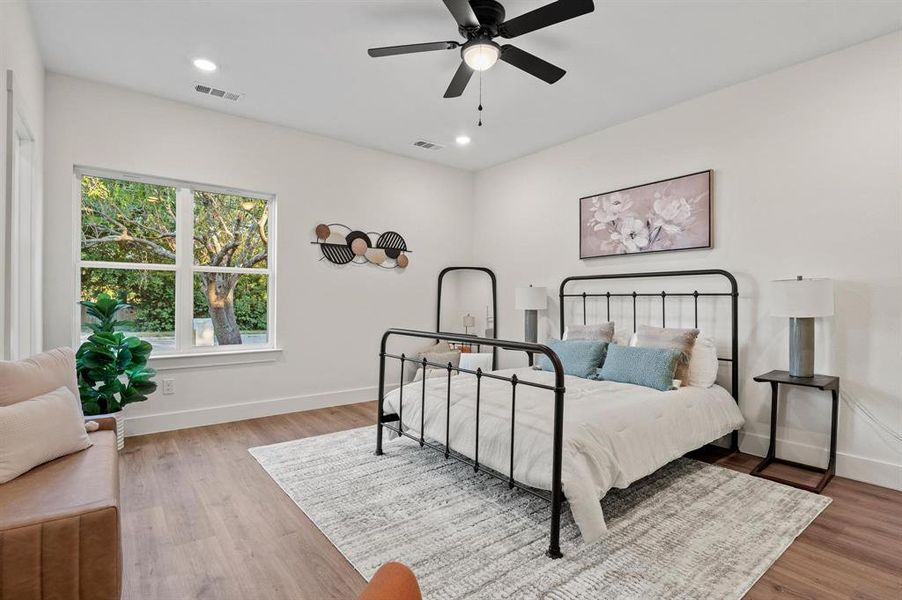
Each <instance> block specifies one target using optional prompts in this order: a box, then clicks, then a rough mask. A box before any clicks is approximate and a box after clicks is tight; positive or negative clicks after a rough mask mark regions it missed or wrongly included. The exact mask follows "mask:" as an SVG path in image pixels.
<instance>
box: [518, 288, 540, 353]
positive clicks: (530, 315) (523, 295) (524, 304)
mask: <svg viewBox="0 0 902 600" xmlns="http://www.w3.org/2000/svg"><path fill="white" fill-rule="evenodd" d="M514 300H515V305H516V308H517V310H522V311H525V321H526V326H525V339H526V341H527V342H531V343H533V344H535V343H536V341H538V334H539V313H538V311H540V310H545V308H547V306H548V295H547V292H546V290H545V288H543V287H532V286H531V285H530V286H529V287H521V288H517V289H516V290H515V294H514Z"/></svg>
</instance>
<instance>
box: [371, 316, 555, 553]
mask: <svg viewBox="0 0 902 600" xmlns="http://www.w3.org/2000/svg"><path fill="white" fill-rule="evenodd" d="M392 336H398V337H409V338H423V339H429V340H439V341H441V340H443V341H448V342H459V343H465V344H478V345H482V346H490V347H492V348H493V349H494V348H501V349H504V350H516V351H522V352H527V353H531V354H544V355H545V356H547V357H548V359H549V360H550V361H551V364H552V366H553V367H554V385H553V386H552V385H545V384H540V383H534V382H531V381H521V380H519V379H517V376H516V375H513V376H511V377H503V376H500V375H496V374H494V373H485V372H483V371H482V369H477V370H475V371H471V370H469V369H461V368H458V367H454V366H452V365H451V363H448V364H438V363H432V362H429V361H427V360H426V359H423V360H416V359H412V358H408V357H407V356H405V355H404V354H388V353H386V351H385V349H386V344H387V342H388V339H389V338H390V337H392ZM386 358H390V359H396V360H399V361H400V362H401V391H400V392H399V393H400V398H399V402H398V414H386V413H385V411H384V406H383V403H384V399H385V359H386ZM408 363H414V364H412V365H409V366H410V367H411V368H416V367H417V366H422V367H423V370H424V377H423V385H422V391H421V394H420V402H421V406H420V419H421V423H420V435H419V437H417V436H414V435H411V434H410V433H409V432H407V431H405V430H404V426H403V421H402V417H403V414H404V371H405V367H406V366H408ZM426 367H435V368H440V369H445V370H447V372H448V375H447V376H448V396H447V401H446V403H445V443H444V444H440V443H436V442H435V441H434V440H427V439H426V438H425V436H424V433H423V430H424V426H425V422H424V419H425V412H426V411H425V403H426V377H425V370H426ZM454 372H457V373H469V374H471V375H475V376H476V423H475V429H476V432H475V433H476V435H475V439H476V444H475V448H474V450H473V451H474V454H473V456H474V458H473V459H470V458H469V457H467V456H465V455H464V454H463V453H461V452H459V451H455V450H454V449H452V448H451V437H450V434H451V431H450V424H451V376H452V373H454ZM483 378H488V379H495V380H500V381H508V382H510V384H511V422H510V425H511V442H510V467H509V471H508V473H507V475H505V474H503V473H499V472H498V471H495V470H493V469H489V468H486V467H485V466H484V465H480V464H479V403H480V393H481V382H482V379H483ZM519 385H525V386H530V387H535V388H540V389H545V390H549V391H551V392H553V393H554V422H553V424H552V437H553V439H552V452H553V456H552V463H551V464H552V467H551V492H550V494H545V493H543V492H541V491H539V490H536V489H534V488H531V487H529V486H527V485H524V484H522V483H520V482H518V481H516V480H515V479H514V434H515V428H514V423H515V420H514V416H515V415H516V410H517V386H519ZM408 389H410V386H408ZM564 391H565V390H564V368H563V366H561V361H560V359H559V358H558V356H557V354H555V353H554V351H553V350H551V348H549V347H547V346H544V345H542V344H528V343H524V342H516V341H507V340H496V339H489V338H475V337H473V336H464V335H459V334H453V333H436V332H431V331H415V330H410V329H389V330H388V331H386V332H385V334H384V335H383V336H382V344H381V346H380V350H379V397H378V408H377V418H376V454H377V455H381V454H382V429H383V427H387V428H388V429H391V430H392V431H395V432H397V433H398V434H399V435H403V436H405V437H408V438H410V439H413V440H415V441H417V442H418V443H419V444H420V446H421V447H428V448H432V449H434V450H437V451H439V452H442V453H443V454H444V455H445V458H453V459H455V460H458V461H460V462H463V463H466V464H469V465H471V466H472V467H473V468H474V469H475V470H476V471H481V472H483V473H485V474H487V475H491V476H492V477H495V478H497V479H501V480H502V481H504V482H505V483H507V484H508V486H510V487H511V488H514V487H516V488H518V489H521V490H523V491H526V492H528V493H530V494H533V495H535V496H538V497H540V498H543V499H545V500H549V501H550V502H551V531H550V541H549V544H548V552H547V553H546V554H547V555H548V556H550V557H551V558H560V557H561V556H563V555H562V554H561V548H560V537H561V506H562V504H563V501H564V493H563V490H562V489H561V456H562V453H563V441H564V440H563V438H564Z"/></svg>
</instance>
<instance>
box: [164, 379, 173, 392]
mask: <svg viewBox="0 0 902 600" xmlns="http://www.w3.org/2000/svg"><path fill="white" fill-rule="evenodd" d="M174 393H175V379H164V380H163V395H165V396H171V395H172V394H174Z"/></svg>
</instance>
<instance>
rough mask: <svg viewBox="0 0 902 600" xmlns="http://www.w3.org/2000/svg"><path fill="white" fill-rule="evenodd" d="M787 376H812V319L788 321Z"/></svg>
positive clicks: (796, 318)
mask: <svg viewBox="0 0 902 600" xmlns="http://www.w3.org/2000/svg"><path fill="white" fill-rule="evenodd" d="M789 374H790V375H792V376H793V377H812V376H813V375H814V319H813V318H811V317H791V318H790V319H789Z"/></svg>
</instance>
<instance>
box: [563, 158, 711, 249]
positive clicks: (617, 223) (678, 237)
mask: <svg viewBox="0 0 902 600" xmlns="http://www.w3.org/2000/svg"><path fill="white" fill-rule="evenodd" d="M712 177H713V170H711V169H708V170H705V171H697V172H695V173H689V174H686V175H679V176H676V177H669V178H667V179H660V180H658V181H653V182H650V183H643V184H640V185H634V186H629V187H625V188H620V189H616V190H612V191H609V192H603V193H601V194H594V195H591V196H584V197H582V198H580V199H579V258H580V259H581V260H582V259H589V258H604V257H610V256H623V255H630V254H651V253H655V252H675V251H678V250H700V249H708V248H712V247H713V240H712V234H713V225H712V222H711V215H712V203H713V202H712V201H713V199H712V194H711V180H712Z"/></svg>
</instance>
